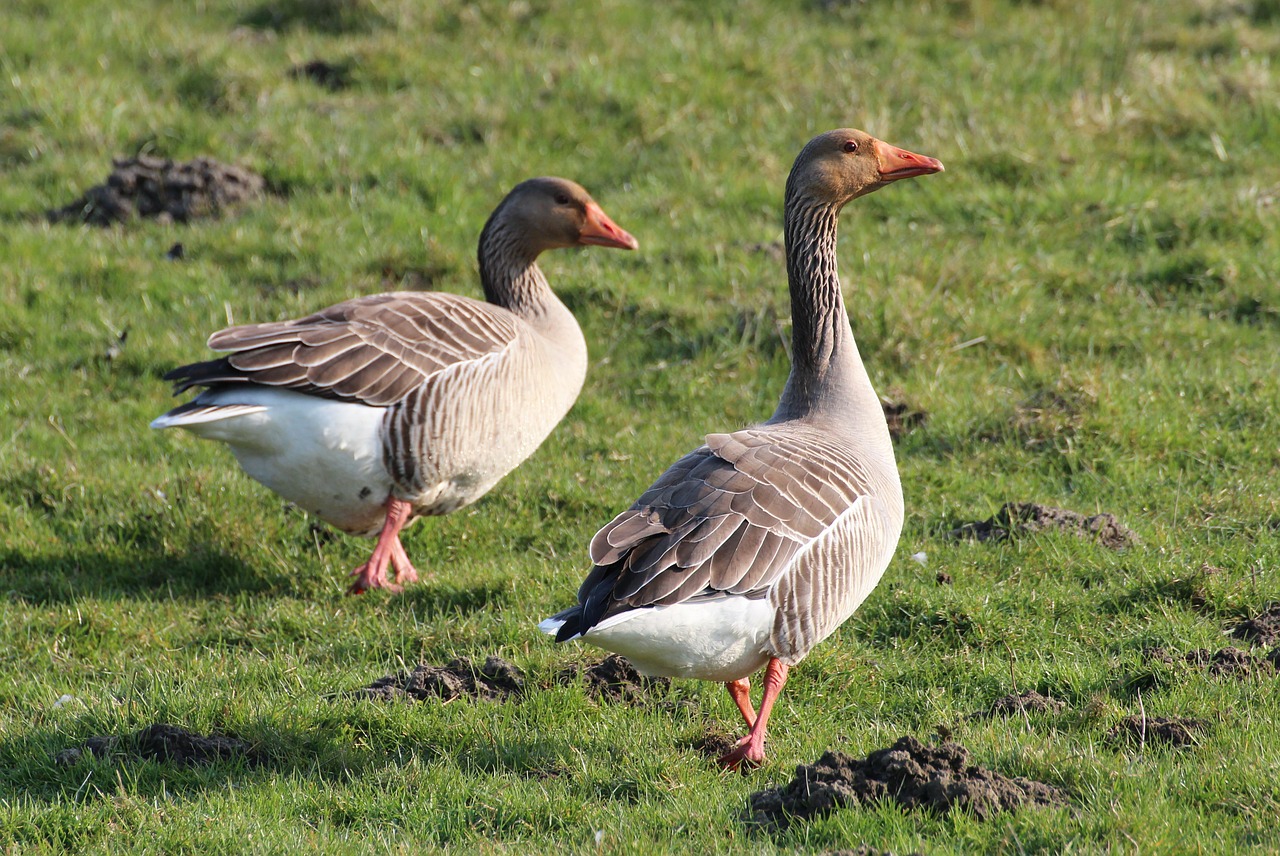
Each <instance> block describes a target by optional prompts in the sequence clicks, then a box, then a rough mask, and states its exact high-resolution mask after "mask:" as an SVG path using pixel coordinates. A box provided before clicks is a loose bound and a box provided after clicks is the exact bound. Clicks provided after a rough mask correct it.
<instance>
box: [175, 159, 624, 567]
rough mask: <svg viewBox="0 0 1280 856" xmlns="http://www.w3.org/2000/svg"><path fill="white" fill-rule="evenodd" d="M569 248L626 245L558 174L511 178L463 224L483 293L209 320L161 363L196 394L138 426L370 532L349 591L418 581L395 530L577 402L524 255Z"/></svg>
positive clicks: (557, 323) (504, 465) (543, 431)
mask: <svg viewBox="0 0 1280 856" xmlns="http://www.w3.org/2000/svg"><path fill="white" fill-rule="evenodd" d="M577 245H594V246H601V247H619V248H622V249H635V248H636V240H635V238H633V237H631V235H629V234H627V233H626V232H625V231H623V230H622V229H620V228H618V226H617V225H615V224H614V222H613V221H612V220H610V219H609V218H608V216H606V215H605V213H604V211H603V210H601V208H600V206H599V205H598V204H597V203H596V202H595V200H593V199H592V198H591V196H590V195H588V194H587V192H586V191H585V190H583V189H582V188H581V187H580V186H579V185H577V184H575V183H574V182H572V181H567V180H565V179H562V178H535V179H530V180H529V181H525V182H523V183H521V184H519V185H517V186H516V187H515V189H513V190H512V191H511V193H510V194H508V195H507V197H506V198H505V199H504V200H503V201H502V203H501V204H500V205H499V206H498V207H497V209H495V210H494V212H493V214H492V216H490V218H489V221H488V223H487V224H486V225H485V227H484V231H483V232H482V233H481V235H480V248H479V257H480V281H481V284H482V285H483V287H484V295H485V298H486V300H487V301H488V302H481V301H478V300H472V299H470V298H467V297H460V296H458V295H455V294H444V293H421V292H396V293H391V294H379V295H374V296H370V297H359V298H355V299H354V300H348V301H345V302H343V303H339V304H337V305H336V306H330V307H329V308H328V309H324V310H322V311H320V312H317V313H316V314H314V315H309V316H307V317H306V318H302V319H299V320H294V321H282V322H273V323H267V324H248V325H244V326H240V327H231V328H228V329H226V330H222V331H220V332H218V333H214V334H213V335H212V336H210V337H209V347H210V348H213V349H214V350H219V351H230V352H231V353H230V354H229V355H228V356H225V357H222V358H220V359H215V360H210V361H207V362H199V363H193V364H191V365H187V366H182V367H181V368H177V369H174V370H173V371H171V372H169V373H168V374H166V375H165V379H166V380H171V381H174V383H175V393H180V392H182V391H183V390H186V389H188V388H190V387H193V386H195V387H204V390H203V391H202V392H200V394H199V395H197V396H196V398H195V399H194V400H193V401H191V402H189V403H187V404H184V405H182V406H180V407H177V408H174V409H173V410H171V411H169V412H168V413H166V414H164V415H163V416H161V417H159V418H158V419H156V420H155V421H154V422H152V423H151V426H152V427H153V428H172V427H181V428H186V429H187V430H188V431H191V432H192V433H193V434H196V435H197V436H200V437H204V438H206V439H210V440H220V441H222V442H224V443H226V444H227V445H228V446H230V447H231V451H232V452H233V453H234V454H235V456H236V460H237V461H239V463H240V466H241V467H243V468H244V471H245V472H246V473H248V474H249V475H250V476H252V477H253V478H254V479H256V480H258V481H259V482H261V483H262V484H264V485H266V486H267V487H269V488H271V489H272V490H273V491H275V492H276V493H278V494H280V495H281V496H283V497H285V498H286V499H288V500H290V501H292V502H294V503H296V504H297V505H299V506H301V507H302V508H304V509H306V510H307V511H309V512H311V513H313V514H315V515H316V516H317V517H320V518H321V519H323V520H325V521H327V522H328V523H330V524H331V525H333V526H335V527H337V528H338V529H341V530H342V531H344V532H348V533H351V534H354V535H363V536H368V537H372V536H377V539H378V540H377V544H376V545H375V547H374V549H373V555H372V556H371V557H370V558H369V561H367V562H365V563H364V564H363V565H361V566H360V567H358V568H356V569H355V570H354V571H353V572H352V576H353V577H355V581H354V582H353V583H352V585H351V589H350V590H351V591H352V592H360V591H364V590H366V589H369V588H375V587H386V588H389V589H393V590H399V589H400V588H401V587H402V586H403V585H404V584H406V583H409V582H413V581H415V580H416V579H417V578H418V575H417V571H416V570H415V569H414V567H413V565H412V564H411V563H410V561H409V557H408V555H407V554H406V553H405V550H404V547H403V546H402V545H401V543H400V531H401V530H402V529H403V528H404V526H405V525H406V524H408V523H409V522H411V521H412V520H414V519H416V518H417V517H419V516H423V515H433V514H446V513H448V512H450V511H455V510H457V509H459V508H462V507H463V506H465V505H468V504H470V503H472V502H475V501H476V500H477V499H479V498H480V497H481V496H483V495H484V494H485V493H486V492H487V491H488V490H489V489H490V488H491V487H493V485H494V484H495V483H497V481H498V480H499V479H501V478H502V477H503V476H504V475H506V474H507V473H508V472H510V471H511V470H512V469H514V468H515V467H516V465H518V464H519V463H520V462H521V461H523V460H524V459H525V458H527V457H528V456H529V455H530V454H532V453H533V451H534V450H535V449H537V448H538V445H539V444H540V443H542V441H543V440H544V439H545V438H546V436H547V435H548V434H549V433H550V432H551V429H552V428H554V427H555V426H556V424H557V423H558V422H559V421H560V419H561V418H562V417H563V416H564V415H565V413H567V412H568V410H569V408H570V406H572V404H573V402H574V400H575V399H577V397H578V391H579V390H580V389H581V388H582V382H583V379H584V378H585V377H586V370H587V347H586V342H585V341H584V339H583V337H582V331H581V330H580V329H579V327H578V324H577V322H576V321H575V320H574V318H573V315H572V314H571V313H570V312H569V310H568V309H567V308H565V306H564V304H563V303H561V302H560V301H559V299H557V298H556V296H555V294H553V293H552V291H551V288H550V287H549V286H548V285H547V280H546V278H545V277H544V276H543V274H542V271H541V270H540V269H539V268H538V265H537V262H536V260H537V257H538V255H539V254H540V253H541V252H543V251H544V250H549V249H553V248H557V247H572V246H577ZM388 565H391V566H392V567H394V569H395V579H394V581H392V580H390V579H388V578H387V567H388Z"/></svg>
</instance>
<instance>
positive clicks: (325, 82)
mask: <svg viewBox="0 0 1280 856" xmlns="http://www.w3.org/2000/svg"><path fill="white" fill-rule="evenodd" d="M289 76H290V77H292V78H294V79H295V80H310V81H311V82H312V83H314V84H316V85H317V86H323V87H324V88H325V89H328V90H331V91H335V92H336V91H337V90H339V89H346V88H347V87H349V86H350V85H351V66H350V65H349V64H347V63H333V62H326V61H325V60H322V59H313V60H311V62H304V63H303V64H302V65H295V66H294V67H293V68H291V69H289Z"/></svg>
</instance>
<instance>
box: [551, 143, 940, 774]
mask: <svg viewBox="0 0 1280 856" xmlns="http://www.w3.org/2000/svg"><path fill="white" fill-rule="evenodd" d="M940 171H942V164H941V163H940V162H938V161H937V160H935V159H933V158H929V157H923V156H921V155H916V154H912V153H911V152H907V151H903V150H902V149H899V148H895V147H894V146H890V145H888V144H886V143H883V142H881V141H880V140H877V139H875V138H874V137H871V136H869V135H867V134H865V133H863V132H862V131H856V130H851V129H843V130H837V131H830V132H828V133H825V134H822V135H820V136H818V137H815V138H814V139H813V140H811V141H810V142H809V144H808V145H806V146H805V147H804V149H803V150H802V151H801V152H800V155H799V157H797V158H796V162H795V165H794V166H793V167H792V169H791V175H790V176H789V177H788V179H787V188H786V202H785V217H784V219H785V236H786V255H787V278H788V280H789V282H790V287H791V314H792V319H793V321H792V323H793V328H792V351H791V354H792V366H791V374H790V377H789V378H788V379H787V383H786V386H785V387H784V389H783V391H782V397H781V400H780V401H779V402H778V408H777V410H776V411H774V414H773V416H772V417H771V418H770V419H769V420H768V421H767V422H765V423H764V424H762V425H758V426H755V427H752V428H746V429H743V430H741V431H737V432H734V433H732V434H709V435H707V437H706V445H704V446H702V447H701V448H698V449H695V450H694V451H693V452H690V453H689V454H687V455H685V456H684V457H683V458H681V459H680V460H679V461H677V462H676V463H675V464H674V465H672V466H671V468H670V469H668V470H667V471H666V472H665V473H663V474H662V475H661V476H660V477H659V478H658V480H657V481H656V482H655V483H654V484H653V486H652V487H650V488H649V489H648V490H647V491H645V492H644V493H643V494H642V495H641V496H640V498H639V499H638V500H637V501H636V502H635V504H634V505H632V506H631V508H629V509H628V510H626V511H624V512H623V513H622V514H620V515H618V516H617V517H615V518H614V519H613V522H611V523H609V524H608V525H607V526H605V527H604V528H603V529H601V530H600V531H599V532H597V533H596V536H595V537H594V538H593V539H592V540H591V548H590V552H591V561H592V562H593V563H594V567H593V568H592V569H591V571H590V573H589V574H588V575H587V578H586V580H585V581H584V582H583V583H582V586H581V587H580V588H579V589H578V603H577V605H576V606H572V607H570V608H569V609H566V610H564V611H562V612H560V613H557V614H556V615H554V616H552V617H551V618H548V619H546V620H545V621H543V622H542V623H541V624H540V625H539V627H540V629H542V630H543V631H544V632H545V633H548V634H551V635H554V636H555V638H556V641H558V642H561V641H565V640H569V639H582V640H583V641H584V642H588V643H591V644H593V645H596V646H598V647H600V648H604V649H606V650H609V651H614V652H616V653H619V654H622V655H623V656H625V657H627V658H628V659H630V660H631V661H632V662H633V663H634V664H635V666H636V668H637V669H638V670H639V671H641V672H642V673H646V674H650V675H662V676H667V677H685V678H700V679H703V680H710V681H721V682H723V683H724V684H725V686H726V687H727V688H728V690H729V695H730V696H731V698H732V699H733V701H734V703H735V704H736V705H737V707H738V710H739V711H741V713H742V717H743V719H744V720H745V721H746V724H747V728H748V729H749V730H748V732H747V734H746V736H745V737H743V738H742V739H741V740H739V741H738V743H737V745H736V746H735V748H734V749H733V750H732V751H730V752H729V753H728V754H726V755H724V756H723V757H722V758H721V759H720V762H721V764H723V765H724V766H725V767H728V768H738V767H739V766H741V765H749V766H754V765H758V764H760V763H761V762H762V761H763V760H764V741H765V728H766V726H767V723H768V721H769V713H770V711H771V710H772V709H773V705H774V702H775V701H776V700H777V698H778V694H779V693H780V692H781V690H782V686H783V684H784V683H785V682H786V680H787V673H788V670H789V669H790V667H791V666H793V665H795V664H796V663H797V662H799V661H800V660H801V659H802V658H803V657H804V656H805V655H806V654H808V652H809V651H810V650H811V649H812V648H813V646H814V645H816V644H818V643H819V642H821V641H822V640H823V639H825V638H826V637H827V636H829V635H830V634H831V633H832V632H833V631H835V629H836V628H837V627H839V626H840V625H841V624H842V623H843V622H844V621H845V619H847V618H848V617H849V616H850V615H852V614H853V612H854V610H855V609H857V608H858V606H859V605H860V604H861V603H862V601H863V600H864V599H865V598H866V597H867V595H868V594H869V593H870V592H871V590H872V589H873V588H875V585H876V583H877V582H879V580H880V576H881V575H882V574H883V573H884V570H885V567H886V566H887V565H888V564H889V559H890V557H891V556H892V555H893V551H894V548H895V547H896V545H897V543H898V535H899V533H900V532H901V530H902V516H903V506H902V486H901V484H900V482H899V480H898V470H897V466H896V465H895V464H894V459H893V445H892V443H891V441H890V439H889V430H888V426H887V425H886V424H885V419H884V412H883V410H882V408H881V404H880V399H879V398H878V397H877V396H876V393H875V390H873V389H872V388H871V380H870V378H868V376H867V371H866V369H865V368H864V367H863V365H862V359H861V358H860V357H859V355H858V348H857V345H855V344H854V341H853V331H852V329H851V328H850V326H849V316H848V315H847V314H846V312H845V308H844V300H843V297H842V296H841V293H840V280H839V278H838V276H837V274H836V223H837V220H838V219H839V215H840V211H841V209H842V208H843V207H844V205H845V203H847V202H849V201H850V200H852V199H856V198H857V197H859V196H864V195H866V194H868V193H871V192H872V191H875V190H879V189H880V188H881V187H884V186H885V185H886V184H889V183H890V182H893V181H897V180H899V179H903V178H910V177H912V176H917V175H927V174H929V173H935V172H940ZM761 667H765V676H764V694H763V697H762V699H761V701H760V709H759V712H758V713H757V711H756V710H754V709H753V708H752V706H751V698H750V683H749V677H748V676H749V675H751V674H753V673H754V672H756V671H757V670H758V669H760V668H761Z"/></svg>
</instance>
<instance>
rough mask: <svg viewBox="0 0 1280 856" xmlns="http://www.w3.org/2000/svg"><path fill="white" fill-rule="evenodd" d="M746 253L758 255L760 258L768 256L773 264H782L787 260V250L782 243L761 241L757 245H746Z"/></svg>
mask: <svg viewBox="0 0 1280 856" xmlns="http://www.w3.org/2000/svg"><path fill="white" fill-rule="evenodd" d="M744 246H745V247H746V250H747V252H749V253H758V254H760V255H762V256H768V257H769V258H770V259H772V260H773V261H775V262H784V261H786V260H787V248H786V245H784V244H783V243H782V241H763V242H761V243H758V244H746V245H744Z"/></svg>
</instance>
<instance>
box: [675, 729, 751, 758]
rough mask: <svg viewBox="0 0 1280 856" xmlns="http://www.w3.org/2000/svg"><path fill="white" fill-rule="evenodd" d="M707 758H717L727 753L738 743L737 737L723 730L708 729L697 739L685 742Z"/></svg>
mask: <svg viewBox="0 0 1280 856" xmlns="http://www.w3.org/2000/svg"><path fill="white" fill-rule="evenodd" d="M686 745H687V746H688V747H689V748H690V749H693V750H695V751H697V752H700V753H701V754H702V755H704V756H705V757H707V758H714V759H719V758H722V757H724V756H725V755H728V754H729V753H730V752H732V751H733V750H734V748H735V747H737V745H738V738H737V737H735V736H733V735H732V734H726V733H725V732H723V731H708V732H707V733H706V734H704V735H702V736H701V737H699V738H698V739H697V740H693V741H690V742H689V743H688V744H686Z"/></svg>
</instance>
